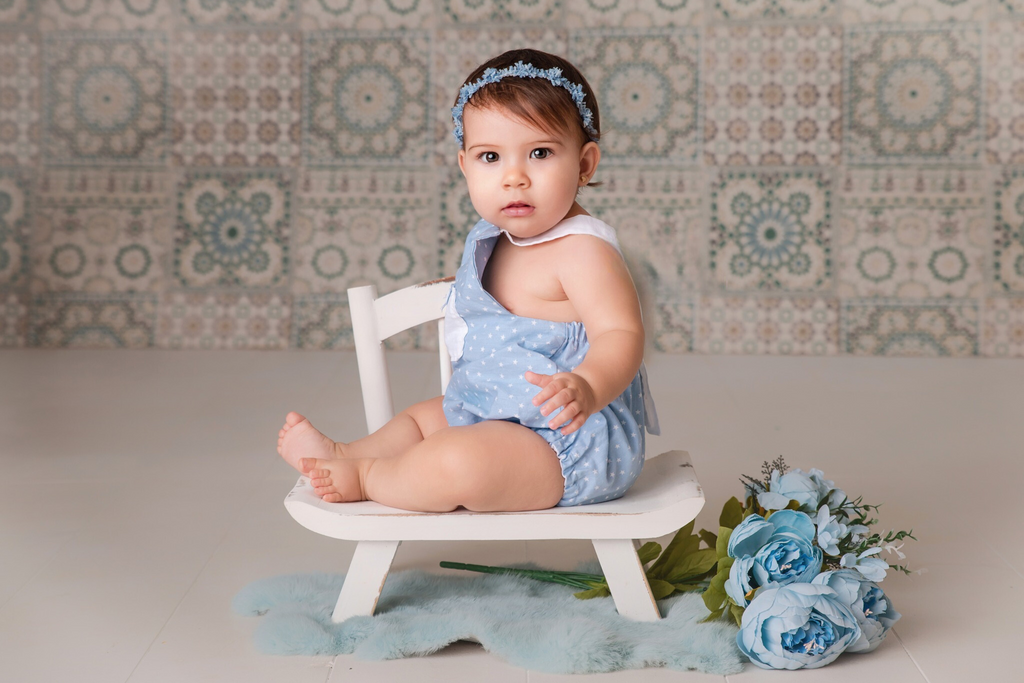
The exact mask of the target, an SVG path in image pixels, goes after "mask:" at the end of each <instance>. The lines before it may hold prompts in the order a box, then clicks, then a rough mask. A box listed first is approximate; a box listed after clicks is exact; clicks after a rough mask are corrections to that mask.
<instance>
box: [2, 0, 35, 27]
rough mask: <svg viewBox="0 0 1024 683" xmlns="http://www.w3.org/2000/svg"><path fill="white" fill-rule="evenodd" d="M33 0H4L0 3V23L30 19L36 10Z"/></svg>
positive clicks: (12, 22)
mask: <svg viewBox="0 0 1024 683" xmlns="http://www.w3.org/2000/svg"><path fill="white" fill-rule="evenodd" d="M35 4H36V3H35V0H5V2H3V3H0V24H8V25H12V24H19V23H22V22H29V21H31V20H32V19H33V18H34V16H35V12H36V7H35Z"/></svg>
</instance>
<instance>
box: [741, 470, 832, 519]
mask: <svg viewBox="0 0 1024 683" xmlns="http://www.w3.org/2000/svg"><path fill="white" fill-rule="evenodd" d="M791 500H795V501H796V502H797V503H798V504H799V505H800V510H802V511H804V512H807V513H809V514H813V513H814V511H815V510H817V509H818V503H819V502H821V493H820V489H819V487H818V483H817V482H815V481H814V479H812V478H811V477H810V476H809V475H808V474H805V473H804V472H803V471H801V470H799V469H795V470H793V471H792V472H787V473H786V474H779V471H778V470H773V471H772V476H771V479H770V480H769V482H768V491H767V492H766V493H761V494H758V496H757V502H758V503H760V505H761V507H763V508H764V509H765V510H782V509H783V508H785V507H786V506H787V505H789V501H791Z"/></svg>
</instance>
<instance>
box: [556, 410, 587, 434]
mask: <svg viewBox="0 0 1024 683" xmlns="http://www.w3.org/2000/svg"><path fill="white" fill-rule="evenodd" d="M586 421H587V416H586V415H584V414H583V413H580V414H579V415H577V416H576V417H574V418H573V420H572V422H570V423H569V426H568V427H565V428H564V429H563V430H562V436H569V435H570V434H572V433H573V432H575V431H576V430H577V429H579V428H580V427H582V426H583V423H584V422H586Z"/></svg>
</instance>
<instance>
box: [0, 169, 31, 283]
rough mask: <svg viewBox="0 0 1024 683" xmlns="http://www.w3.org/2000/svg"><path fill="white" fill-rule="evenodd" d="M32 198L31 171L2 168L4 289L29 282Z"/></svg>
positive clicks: (0, 273)
mask: <svg viewBox="0 0 1024 683" xmlns="http://www.w3.org/2000/svg"><path fill="white" fill-rule="evenodd" d="M31 202H32V200H31V180H30V178H29V176H28V175H27V173H26V172H25V171H13V170H12V171H3V170H0V292H3V291H7V290H12V289H16V288H21V287H24V286H25V285H27V283H28V276H29V232H30V229H29V225H30V221H31V213H30V208H31Z"/></svg>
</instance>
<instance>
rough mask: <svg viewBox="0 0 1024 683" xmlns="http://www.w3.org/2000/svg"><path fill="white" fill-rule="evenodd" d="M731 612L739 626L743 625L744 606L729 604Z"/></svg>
mask: <svg viewBox="0 0 1024 683" xmlns="http://www.w3.org/2000/svg"><path fill="white" fill-rule="evenodd" d="M729 613H730V614H731V615H732V618H733V619H735V620H736V625H737V626H742V625H743V608H742V607H740V606H739V605H729Z"/></svg>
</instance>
